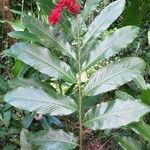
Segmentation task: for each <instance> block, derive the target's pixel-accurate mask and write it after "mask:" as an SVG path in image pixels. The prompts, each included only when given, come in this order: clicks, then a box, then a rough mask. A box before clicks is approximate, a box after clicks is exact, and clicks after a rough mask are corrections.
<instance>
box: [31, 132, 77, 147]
mask: <svg viewBox="0 0 150 150" xmlns="http://www.w3.org/2000/svg"><path fill="white" fill-rule="evenodd" d="M29 140H30V141H31V142H32V143H33V144H35V145H40V146H41V148H40V150H56V149H57V150H70V149H74V148H76V147H77V143H76V141H77V139H76V138H75V137H74V136H73V134H72V133H68V134H67V133H65V132H64V131H63V130H56V131H54V130H52V129H50V130H49V131H40V132H38V133H35V134H33V135H32V136H31V137H30V138H29Z"/></svg>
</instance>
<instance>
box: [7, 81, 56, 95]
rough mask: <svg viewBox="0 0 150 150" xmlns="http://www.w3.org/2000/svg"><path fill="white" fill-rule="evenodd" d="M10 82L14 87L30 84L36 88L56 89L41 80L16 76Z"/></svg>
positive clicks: (50, 90) (51, 90)
mask: <svg viewBox="0 0 150 150" xmlns="http://www.w3.org/2000/svg"><path fill="white" fill-rule="evenodd" d="M8 83H9V86H10V87H11V88H12V89H16V88H18V87H30V86H32V87H34V88H37V89H42V90H44V91H47V92H48V91H49V92H54V91H56V90H55V89H54V88H53V87H52V86H51V85H49V84H47V83H43V82H40V81H36V80H33V79H25V78H15V79H12V80H9V81H8Z"/></svg>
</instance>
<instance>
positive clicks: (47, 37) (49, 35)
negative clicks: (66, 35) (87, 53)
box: [23, 16, 76, 59]
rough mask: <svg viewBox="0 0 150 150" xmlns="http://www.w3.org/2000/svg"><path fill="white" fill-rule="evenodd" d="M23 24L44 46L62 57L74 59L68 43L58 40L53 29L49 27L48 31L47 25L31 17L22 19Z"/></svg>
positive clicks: (73, 53)
mask: <svg viewBox="0 0 150 150" xmlns="http://www.w3.org/2000/svg"><path fill="white" fill-rule="evenodd" d="M23 24H24V26H25V27H27V28H28V29H29V31H30V32H32V33H34V34H35V35H37V36H38V38H40V40H41V41H42V42H43V45H44V46H47V47H54V48H56V50H59V51H60V52H62V53H63V54H64V55H67V56H69V57H71V58H74V59H76V57H75V52H74V51H72V48H71V45H70V44H69V43H68V42H65V41H63V40H62V39H61V38H58V36H56V35H55V34H54V33H53V32H54V30H53V28H52V27H51V29H50V26H49V25H48V24H46V23H44V22H42V21H40V20H39V19H36V18H33V17H31V16H25V17H24V18H23Z"/></svg>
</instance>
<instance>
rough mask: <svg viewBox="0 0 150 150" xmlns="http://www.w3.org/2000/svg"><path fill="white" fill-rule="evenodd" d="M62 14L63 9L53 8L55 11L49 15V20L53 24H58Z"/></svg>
mask: <svg viewBox="0 0 150 150" xmlns="http://www.w3.org/2000/svg"><path fill="white" fill-rule="evenodd" d="M60 14H61V9H58V8H57V9H53V11H52V12H51V14H50V15H49V17H48V21H49V23H51V24H54V25H55V24H57V23H58V21H59V18H60Z"/></svg>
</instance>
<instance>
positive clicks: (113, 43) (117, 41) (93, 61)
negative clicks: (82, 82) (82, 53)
mask: <svg viewBox="0 0 150 150" xmlns="http://www.w3.org/2000/svg"><path fill="white" fill-rule="evenodd" d="M124 37H126V36H125V34H124V35H123V36H122V38H124ZM118 38H119V37H118ZM116 39H117V38H116ZM105 40H107V39H105ZM119 41H120V38H119V40H118V39H117V40H115V42H114V41H113V42H112V43H111V44H110V45H109V46H108V47H107V49H105V50H104V51H102V53H101V54H100V55H98V56H97V55H96V56H97V57H96V59H95V60H92V62H89V63H88V65H87V66H86V68H85V69H87V68H89V67H90V66H91V65H92V64H93V63H95V62H97V61H98V59H99V58H100V57H101V56H102V55H103V54H104V53H105V52H106V51H108V50H109V49H110V48H111V47H112V46H113V45H115V44H116V43H119ZM129 44H130V43H129ZM100 46H101V45H100ZM100 46H98V48H96V50H93V51H91V53H92V52H93V53H94V51H97V50H98V49H99V48H100ZM123 48H124V47H123ZM118 49H122V48H118ZM85 69H84V70H85Z"/></svg>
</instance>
